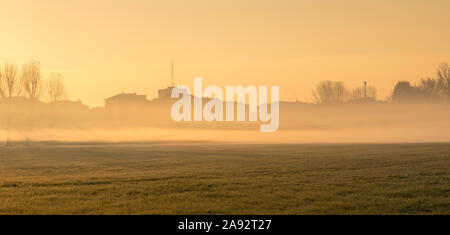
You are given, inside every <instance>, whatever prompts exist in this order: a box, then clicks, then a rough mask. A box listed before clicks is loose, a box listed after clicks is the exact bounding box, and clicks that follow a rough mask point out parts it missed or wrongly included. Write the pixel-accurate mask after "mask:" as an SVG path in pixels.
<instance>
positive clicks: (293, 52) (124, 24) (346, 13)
mask: <svg viewBox="0 0 450 235" xmlns="http://www.w3.org/2000/svg"><path fill="white" fill-rule="evenodd" d="M449 10H450V1H448V0H433V1H426V0H358V1H357V0H321V1H312V0H311V1H305V0H277V1H275V0H272V1H267V0H226V1H225V0H223V1H212V0H158V1H156V0H90V1H88V0H39V1H37V0H0V63H3V62H4V61H6V60H9V61H11V62H15V63H18V64H22V63H23V62H24V61H25V60H28V59H36V60H39V61H41V63H42V66H43V70H44V72H45V73H46V74H47V75H48V73H49V72H52V71H55V72H61V73H62V74H63V75H64V77H65V81H66V85H67V87H68V91H69V98H70V99H81V100H82V101H83V102H84V103H86V104H88V105H91V106H98V105H103V98H105V97H108V96H111V95H114V94H116V93H119V92H122V90H123V91H125V92H138V93H142V94H147V95H148V96H149V98H153V97H155V96H156V92H157V89H158V88H163V87H165V86H167V85H169V83H170V60H171V59H172V58H173V59H174V60H175V82H176V84H178V85H187V86H192V85H193V78H194V77H196V76H200V77H203V79H204V82H205V83H206V84H205V85H207V84H215V85H220V86H224V85H280V96H281V97H280V98H281V99H282V100H295V99H299V100H302V101H312V95H311V90H312V89H313V88H314V86H315V84H317V83H318V82H319V81H320V80H327V79H329V80H342V81H344V82H346V84H347V85H348V86H349V87H353V86H357V85H360V84H362V82H363V81H364V80H367V81H368V83H369V84H370V85H374V86H376V87H377V88H378V93H379V96H378V98H380V99H383V98H384V97H385V96H387V95H388V94H389V93H390V92H391V90H392V88H393V86H394V84H395V82H396V81H398V80H411V81H415V80H418V79H420V78H421V77H425V76H432V75H433V74H434V72H435V70H436V68H437V66H438V64H439V63H440V62H444V61H448V62H450V24H449V22H450V14H449Z"/></svg>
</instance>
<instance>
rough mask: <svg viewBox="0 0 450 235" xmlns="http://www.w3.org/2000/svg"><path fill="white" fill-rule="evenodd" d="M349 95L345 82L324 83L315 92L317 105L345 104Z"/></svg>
mask: <svg viewBox="0 0 450 235" xmlns="http://www.w3.org/2000/svg"><path fill="white" fill-rule="evenodd" d="M348 93H349V92H348V90H347V88H346V87H345V85H344V83H343V82H340V81H339V82H335V81H322V82H320V83H319V85H317V87H316V89H315V90H314V91H313V96H314V99H315V102H316V103H321V104H336V103H342V102H344V101H345V99H346V97H347V96H348Z"/></svg>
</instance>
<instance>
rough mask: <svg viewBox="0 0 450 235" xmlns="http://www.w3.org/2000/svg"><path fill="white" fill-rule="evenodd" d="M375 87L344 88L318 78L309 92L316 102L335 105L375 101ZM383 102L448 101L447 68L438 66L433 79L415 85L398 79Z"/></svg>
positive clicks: (448, 77) (444, 64)
mask: <svg viewBox="0 0 450 235" xmlns="http://www.w3.org/2000/svg"><path fill="white" fill-rule="evenodd" d="M376 95H377V90H376V88H375V87H373V86H367V84H366V82H364V86H361V87H357V88H354V89H348V88H347V87H346V86H345V84H344V83H343V82H341V81H322V82H320V83H319V84H318V85H317V87H316V88H315V90H314V91H313V96H314V101H315V103H317V104H339V103H346V102H348V103H353V102H356V103H357V102H370V101H376V98H377V97H376ZM387 101H391V102H392V103H436V102H448V101H450V67H449V66H448V64H447V63H442V64H440V65H439V67H438V70H437V72H436V75H435V77H434V78H422V79H421V80H420V81H419V82H418V84H414V85H412V84H411V83H410V82H409V81H399V82H397V84H396V85H395V87H394V89H393V91H392V94H391V96H389V97H387Z"/></svg>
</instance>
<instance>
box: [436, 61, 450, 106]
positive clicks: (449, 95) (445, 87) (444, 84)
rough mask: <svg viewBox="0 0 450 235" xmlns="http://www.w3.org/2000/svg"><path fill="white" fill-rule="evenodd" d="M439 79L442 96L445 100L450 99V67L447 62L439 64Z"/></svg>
mask: <svg viewBox="0 0 450 235" xmlns="http://www.w3.org/2000/svg"><path fill="white" fill-rule="evenodd" d="M437 80H438V86H439V90H440V93H441V96H442V97H443V98H444V99H445V100H447V101H450V67H448V64H447V63H442V64H440V65H439V68H438V71H437Z"/></svg>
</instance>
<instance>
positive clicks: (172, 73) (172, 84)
mask: <svg viewBox="0 0 450 235" xmlns="http://www.w3.org/2000/svg"><path fill="white" fill-rule="evenodd" d="M171 62H172V86H175V84H174V82H173V60H172V61H171Z"/></svg>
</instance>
